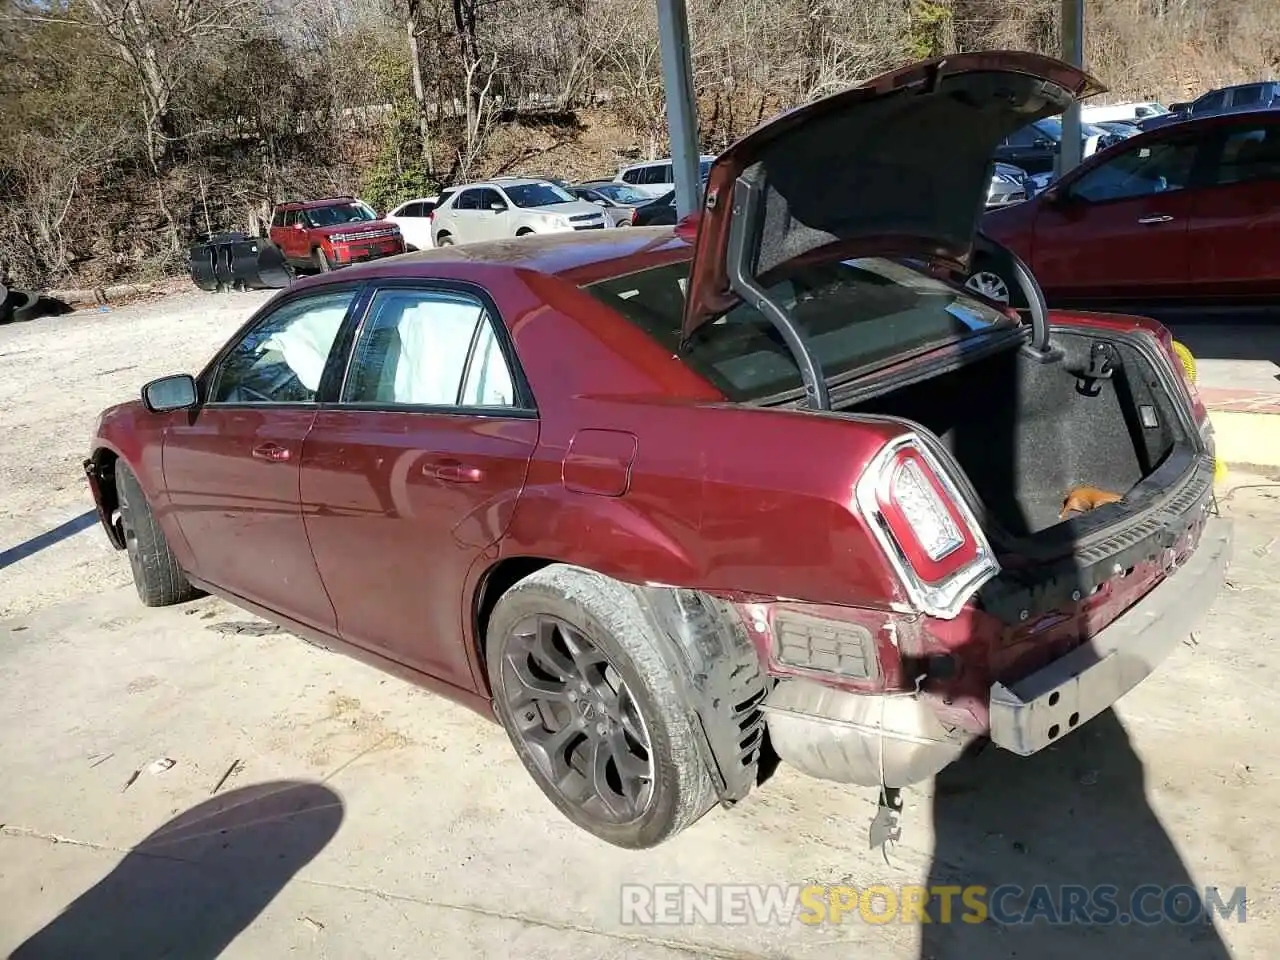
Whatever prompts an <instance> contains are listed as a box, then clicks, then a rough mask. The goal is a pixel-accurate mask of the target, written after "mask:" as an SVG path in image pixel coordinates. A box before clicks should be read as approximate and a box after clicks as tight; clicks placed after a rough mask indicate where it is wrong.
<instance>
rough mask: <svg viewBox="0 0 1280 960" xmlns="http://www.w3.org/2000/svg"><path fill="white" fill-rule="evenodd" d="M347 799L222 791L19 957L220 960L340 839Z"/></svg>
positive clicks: (291, 787) (304, 786)
mask: <svg viewBox="0 0 1280 960" xmlns="http://www.w3.org/2000/svg"><path fill="white" fill-rule="evenodd" d="M342 819H343V802H342V798H341V797H340V796H339V795H338V794H337V793H335V792H334V791H333V790H331V789H330V788H329V787H327V786H325V785H323V784H321V783H314V782H308V781H274V782H268V783H261V784H256V785H253V786H249V787H243V788H240V789H237V790H231V791H228V792H227V793H225V794H219V795H218V796H216V797H214V798H213V799H211V800H207V801H206V802H204V803H202V804H200V805H199V806H196V807H193V808H191V809H190V810H187V811H186V812H185V813H183V814H181V815H179V816H178V817H175V818H174V819H173V820H170V821H169V822H168V823H166V824H165V825H164V826H162V827H160V829H158V830H156V831H155V832H154V833H152V834H151V835H150V836H148V837H147V838H146V839H145V840H143V841H142V842H141V843H139V844H138V845H137V846H136V847H134V848H133V849H132V850H130V851H129V852H128V853H127V854H126V855H125V858H124V859H123V860H121V861H120V863H119V865H117V866H116V868H115V869H114V870H112V871H111V873H109V874H108V875H107V876H106V877H104V878H103V879H102V880H101V881H99V882H98V883H97V884H96V885H94V887H93V888H92V889H90V890H88V891H86V892H85V893H84V894H82V895H81V896H80V897H79V898H77V899H76V900H75V901H74V902H73V903H72V904H71V905H70V906H68V907H67V908H66V909H65V910H64V911H63V912H62V913H61V914H60V915H59V916H57V917H56V918H55V919H54V920H53V921H52V922H50V923H49V924H48V925H47V926H46V927H44V928H43V929H42V930H40V931H39V932H38V933H36V934H35V935H34V936H32V937H31V938H30V939H29V940H27V941H26V942H25V943H23V944H22V946H20V947H19V948H18V949H17V950H16V951H15V952H14V953H13V954H12V955H11V956H12V957H13V958H14V960H43V958H60V957H94V958H98V960H106V958H117V957H118V958H121V960H125V958H128V960H144V958H152V957H182V958H183V960H212V958H214V957H217V956H218V955H219V954H221V953H222V951H223V950H225V949H226V947H227V946H228V944H230V943H231V941H232V940H234V939H235V938H236V937H237V936H238V935H239V934H240V933H241V931H243V930H244V929H245V928H246V927H247V926H249V924H250V923H252V922H253V920H254V918H256V917H257V916H258V914H260V913H261V912H262V911H263V909H264V908H265V907H266V906H267V904H269V903H270V902H271V901H272V899H274V898H275V896H276V895H277V894H278V893H279V892H280V891H281V890H282V889H283V888H284V886H285V885H286V884H287V883H288V882H289V881H290V880H291V879H292V878H293V877H294V876H295V875H296V874H297V872H298V871H299V870H300V869H302V868H303V867H304V866H306V864H307V863H309V862H310V861H311V860H312V859H314V858H315V856H316V855H317V854H318V853H319V852H320V851H321V850H323V849H324V847H325V846H326V844H328V842H329V841H330V840H331V839H333V837H334V835H335V834H336V833H337V832H338V828H339V826H340V825H341V823H342Z"/></svg>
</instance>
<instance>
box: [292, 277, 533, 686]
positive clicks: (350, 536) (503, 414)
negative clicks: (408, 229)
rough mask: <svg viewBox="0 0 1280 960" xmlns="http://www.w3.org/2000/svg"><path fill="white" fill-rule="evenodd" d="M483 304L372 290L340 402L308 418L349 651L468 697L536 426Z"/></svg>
mask: <svg viewBox="0 0 1280 960" xmlns="http://www.w3.org/2000/svg"><path fill="white" fill-rule="evenodd" d="M522 384H523V380H522V378H521V377H520V375H519V373H518V366H517V365H516V362H515V355H514V350H513V348H512V346H511V344H510V340H509V338H508V336H507V333H506V328H505V327H504V326H503V324H502V321H501V318H500V317H499V316H498V314H497V311H496V308H495V307H494V305H493V303H492V301H490V300H489V299H488V298H487V297H485V296H483V295H481V294H479V293H478V292H477V291H476V290H475V289H474V288H471V287H459V286H455V285H440V286H433V285H417V284H413V285H403V286H392V285H388V286H386V287H384V288H382V289H379V290H378V291H377V293H376V295H375V296H374V298H373V300H372V302H371V303H370V305H369V307H368V310H367V311H366V313H365V316H364V318H363V320H362V321H361V323H360V326H359V330H358V332H357V334H356V340H355V345H354V348H353V350H352V354H351V360H350V363H349V366H348V369H347V372H346V376H345V380H344V383H343V386H342V392H341V402H340V403H338V404H337V405H335V406H332V407H327V408H326V409H324V410H323V411H321V412H320V413H319V415H318V416H317V417H316V421H315V424H314V426H313V428H312V430H311V432H310V434H309V435H308V436H307V441H306V446H305V449H304V451H303V456H302V473H301V497H302V502H303V504H304V510H305V516H306V529H307V533H308V535H309V537H310V542H311V547H312V550H313V551H314V554H315V559H316V563H317V565H318V567H319V570H320V575H321V577H322V578H323V581H324V585H325V587H326V588H327V589H328V592H329V596H330V597H331V598H332V599H333V605H334V608H335V610H336V612H337V621H338V630H339V632H340V635H341V636H342V638H343V639H345V640H347V641H348V642H351V643H354V644H356V645H358V646H362V647H365V648H366V649H370V650H373V651H375V652H377V653H379V654H381V655H383V656H386V657H389V658H391V659H393V660H396V661H398V662H400V663H403V664H406V665H408V666H411V667H413V668H415V669H417V670H421V671H423V672H425V673H427V674H430V675H431V676H434V677H438V678H440V679H441V680H444V681H446V682H448V683H450V684H452V685H454V686H457V687H462V688H464V689H476V684H475V678H474V677H473V675H472V671H471V665H470V663H471V660H470V656H469V653H468V650H469V647H468V645H467V644H466V643H464V637H465V636H466V635H467V634H468V633H469V630H468V629H467V627H466V624H467V623H469V617H470V607H469V604H468V598H469V597H470V596H471V592H472V590H473V589H474V581H475V576H476V575H477V573H478V571H479V570H480V569H481V568H482V567H483V566H484V565H485V561H484V560H483V559H482V557H484V556H485V555H486V553H487V551H488V550H489V548H491V547H493V545H494V544H496V543H497V541H498V539H499V538H500V537H501V536H502V533H503V531H504V530H505V529H506V527H507V524H508V523H509V522H510V519H511V515H512V511H513V509H514V507H515V503H516V498H517V496H518V495H519V493H520V490H521V489H522V487H523V485H524V479H525V473H526V472H527V469H528V465H529V458H530V457H531V455H532V453H533V449H534V445H535V444H536V443H537V439H538V420H537V416H536V414H535V412H534V409H533V403H532V399H531V398H530V397H529V395H528V391H527V390H525V389H524V388H523V386H522Z"/></svg>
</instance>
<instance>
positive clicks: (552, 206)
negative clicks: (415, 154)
mask: <svg viewBox="0 0 1280 960" xmlns="http://www.w3.org/2000/svg"><path fill="white" fill-rule="evenodd" d="M604 227H605V218H604V211H602V210H601V209H600V208H599V207H598V206H596V205H595V204H594V203H587V202H586V201H585V200H579V199H578V198H577V197H575V196H574V195H573V194H571V193H570V192H569V191H568V190H565V189H564V188H562V187H558V186H556V185H555V184H554V183H549V182H548V181H546V180H528V179H524V178H516V177H510V178H505V177H499V178H497V179H494V180H489V181H486V182H484V183H465V184H463V185H461V186H459V187H455V188H454V190H453V195H452V196H450V197H449V198H448V199H446V200H444V201H443V202H442V203H441V204H440V205H439V206H438V207H436V208H435V210H433V211H432V213H431V236H432V238H433V239H434V240H435V245H436V246H437V247H448V246H451V245H453V244H455V243H473V242H475V241H477V240H501V239H504V238H506V237H523V236H528V235H529V234H534V233H562V232H565V231H569V230H603V229H604Z"/></svg>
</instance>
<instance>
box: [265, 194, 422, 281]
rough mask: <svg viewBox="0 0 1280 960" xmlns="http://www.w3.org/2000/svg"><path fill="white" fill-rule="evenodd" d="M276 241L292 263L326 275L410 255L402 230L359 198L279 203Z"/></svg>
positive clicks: (273, 236)
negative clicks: (405, 254)
mask: <svg viewBox="0 0 1280 960" xmlns="http://www.w3.org/2000/svg"><path fill="white" fill-rule="evenodd" d="M271 242H272V243H274V244H275V245H276V246H277V247H279V248H280V252H281V253H282V254H283V255H284V258H285V260H287V261H288V262H289V263H290V264H291V265H292V266H294V267H302V268H303V269H307V268H310V269H314V270H319V271H320V272H321V273H327V272H328V271H330V270H332V269H334V268H335V267H341V266H346V265H347V264H350V263H360V262H361V261H364V260H377V259H378V258H379V257H390V256H395V255H396V254H397V253H404V237H402V236H401V235H400V228H399V227H398V226H396V225H395V224H394V223H389V222H387V221H385V220H379V219H378V215H377V214H376V213H374V212H373V211H372V210H371V209H369V207H368V206H367V205H365V204H363V203H361V202H360V201H359V200H357V199H355V198H354V197H332V198H330V199H328V200H307V201H304V202H301V203H280V204H276V208H275V211H274V212H273V213H272V216H271Z"/></svg>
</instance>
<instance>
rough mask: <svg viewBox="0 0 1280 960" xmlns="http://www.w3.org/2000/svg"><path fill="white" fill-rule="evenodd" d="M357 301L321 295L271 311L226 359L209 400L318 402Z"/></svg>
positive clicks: (341, 294) (347, 294)
mask: <svg viewBox="0 0 1280 960" xmlns="http://www.w3.org/2000/svg"><path fill="white" fill-rule="evenodd" d="M354 298H355V291H354V290H341V291H334V292H332V293H321V294H317V295H315V296H311V297H305V298H302V299H299V300H293V301H291V302H289V303H286V304H285V305H284V306H282V307H280V308H279V309H277V310H274V311H272V312H271V313H270V314H268V315H267V316H266V317H264V318H263V319H262V321H261V322H260V323H258V324H256V325H255V326H254V327H253V328H252V329H251V330H250V331H249V332H248V333H246V334H245V335H244V337H243V338H242V339H241V340H240V342H239V343H237V344H236V345H235V346H234V347H233V348H232V349H231V351H230V352H229V353H228V354H227V355H226V356H225V357H224V358H223V360H222V363H221V364H219V366H218V372H217V375H216V376H215V377H214V383H213V389H212V390H211V391H210V395H209V402H210V403H232V404H252V403H314V402H315V400H316V391H318V390H319V389H320V376H321V374H323V373H324V368H325V364H326V363H327V362H328V360H329V352H330V351H331V350H332V349H333V342H334V340H335V339H336V338H337V336H338V328H339V327H340V326H341V325H342V319H343V317H345V316H346V315H347V309H348V308H349V307H350V306H351V301H352V300H353V299H354Z"/></svg>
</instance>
